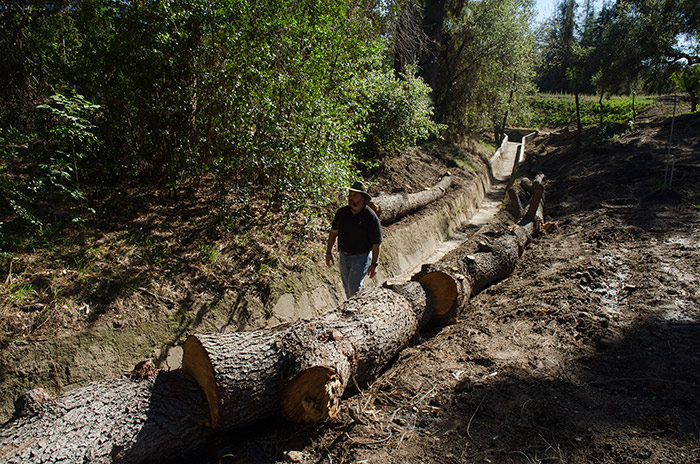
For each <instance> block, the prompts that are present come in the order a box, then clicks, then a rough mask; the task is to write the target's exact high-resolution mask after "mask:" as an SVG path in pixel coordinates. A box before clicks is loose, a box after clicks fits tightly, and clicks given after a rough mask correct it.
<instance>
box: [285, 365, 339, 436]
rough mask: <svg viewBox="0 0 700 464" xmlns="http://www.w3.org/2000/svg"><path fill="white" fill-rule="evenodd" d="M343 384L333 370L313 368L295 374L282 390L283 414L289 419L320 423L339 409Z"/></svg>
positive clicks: (336, 413) (334, 415)
mask: <svg viewBox="0 0 700 464" xmlns="http://www.w3.org/2000/svg"><path fill="white" fill-rule="evenodd" d="M342 392H343V384H342V382H341V381H340V378H339V376H338V374H337V373H336V372H335V369H332V368H327V367H319V366H316V367H313V368H310V369H307V370H305V371H304V372H302V373H301V374H299V375H297V376H296V377H295V378H294V379H292V381H291V382H290V383H289V385H288V386H287V388H286V389H285V390H284V392H283V393H282V402H281V403H282V404H281V408H282V415H283V416H284V417H285V419H287V420H288V421H290V422H297V423H303V422H319V421H322V420H324V419H327V418H329V417H330V418H334V417H336V416H337V415H338V411H339V409H340V398H341V396H342Z"/></svg>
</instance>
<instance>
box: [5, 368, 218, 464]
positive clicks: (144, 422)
mask: <svg viewBox="0 0 700 464" xmlns="http://www.w3.org/2000/svg"><path fill="white" fill-rule="evenodd" d="M207 421H208V416H207V408H206V400H205V399H204V395H203V394H202V391H201V389H200V388H199V386H198V385H197V384H196V383H195V382H194V381H193V380H192V379H191V378H190V377H188V376H186V375H184V374H182V372H178V371H175V372H156V373H154V374H150V375H147V376H146V377H145V378H143V379H132V378H128V377H124V378H119V379H113V380H105V381H101V382H94V383H91V384H89V385H86V386H85V387H82V388H77V389H75V390H72V391H70V392H68V393H66V394H64V395H62V396H60V397H59V398H57V399H51V400H48V401H46V402H44V404H42V405H40V406H37V407H35V408H32V410H31V411H29V413H28V414H25V415H23V416H20V417H17V418H15V419H14V420H13V421H12V422H10V423H8V424H6V425H5V426H4V427H3V428H2V429H0V461H2V462H3V463H8V464H10V463H22V464H27V463H42V464H45V463H69V462H84V463H115V462H119V463H139V462H152V461H168V460H174V459H176V458H178V459H181V458H183V457H186V456H188V455H189V454H190V453H192V452H193V450H197V449H200V448H201V447H202V446H203V445H204V444H205V442H206V437H207V435H208V433H209V431H208V428H207V427H206V423H207Z"/></svg>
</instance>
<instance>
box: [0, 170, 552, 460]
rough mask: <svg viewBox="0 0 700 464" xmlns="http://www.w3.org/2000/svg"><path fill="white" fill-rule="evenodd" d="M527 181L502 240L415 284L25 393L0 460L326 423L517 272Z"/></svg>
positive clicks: (154, 453)
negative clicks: (49, 393) (399, 359)
mask: <svg viewBox="0 0 700 464" xmlns="http://www.w3.org/2000/svg"><path fill="white" fill-rule="evenodd" d="M524 185H526V186H529V187H530V188H529V189H528V190H529V191H530V193H531V196H530V200H529V205H528V209H527V211H526V212H525V213H524V215H523V216H522V219H520V221H519V222H518V223H517V224H515V225H513V226H512V227H510V230H508V231H507V233H504V234H502V235H501V236H500V237H498V238H495V239H493V240H491V241H489V242H488V243H485V242H483V243H480V244H479V245H478V247H477V249H476V250H473V249H472V248H473V245H472V244H470V243H466V242H465V244H463V245H462V246H461V247H459V248H458V249H456V250H453V252H452V253H450V254H449V255H448V256H446V257H445V258H443V259H441V260H440V261H438V262H437V263H435V264H431V265H426V266H424V268H423V269H422V270H421V272H419V273H418V274H417V275H416V276H414V278H413V279H412V281H409V282H404V283H400V284H394V285H390V286H389V287H388V288H387V287H385V288H375V289H369V290H365V291H362V292H361V293H359V294H358V295H355V296H354V297H352V298H350V299H349V300H347V301H345V302H344V303H343V304H341V305H340V306H339V307H338V308H337V309H336V310H334V311H332V312H329V313H326V314H323V315H321V316H318V317H317V318H315V319H311V320H306V321H298V322H295V323H291V324H286V325H280V326H277V327H273V328H267V329H261V330H256V331H252V332H239V333H229V334H195V335H191V336H190V337H188V338H187V340H186V341H185V345H184V355H183V365H182V370H181V371H174V372H162V371H157V370H152V371H151V370H149V369H148V366H147V365H142V366H140V370H135V371H134V372H132V373H130V375H129V376H127V377H124V378H120V379H113V380H105V381H102V382H95V383H92V384H89V385H87V386H85V387H82V388H79V389H76V390H73V391H71V392H68V393H66V394H64V395H62V396H60V397H59V398H57V399H50V400H48V401H46V402H45V403H44V404H37V403H36V401H34V402H32V400H31V399H30V397H27V398H25V400H26V402H27V403H28V405H27V407H25V408H24V410H23V412H20V414H18V415H17V417H15V418H14V419H13V420H12V421H11V422H10V423H8V424H7V425H5V426H4V427H3V428H2V429H0V460H1V461H3V462H7V463H20V462H21V463H25V464H26V463H30V462H41V463H52V462H100V463H102V462H110V463H116V462H119V463H131V462H150V461H168V460H169V459H173V458H182V457H183V456H186V455H188V454H189V453H192V452H194V451H196V450H197V449H198V448H201V447H202V446H203V445H204V444H205V442H206V440H207V437H209V436H210V435H211V434H212V433H215V432H220V431H224V430H229V429H232V428H235V427H240V426H242V425H245V424H250V423H253V422H256V421H259V420H261V419H264V418H266V417H270V416H272V415H274V414H277V413H278V412H281V414H282V415H283V416H284V417H285V418H286V419H287V420H290V421H295V422H315V421H321V420H323V419H325V418H328V417H334V416H335V415H336V414H337V413H338V409H339V407H340V399H341V397H342V395H343V393H344V391H345V390H346V388H347V387H348V385H354V384H362V383H366V382H367V381H369V380H371V379H372V378H373V377H374V376H376V375H377V374H378V373H379V372H380V371H381V370H382V369H384V368H385V367H386V366H387V364H388V363H389V362H390V360H391V359H392V358H394V356H395V355H396V354H397V353H398V352H399V351H400V350H401V349H402V348H403V347H405V346H406V345H407V344H409V343H410V341H411V339H412V338H413V337H414V336H415V335H416V333H417V332H418V331H419V330H420V329H421V328H422V327H423V326H425V325H426V324H427V323H428V322H430V321H433V322H437V323H443V322H445V321H447V320H449V319H452V318H454V317H456V313H457V311H458V310H459V309H460V308H462V307H463V306H464V305H465V303H467V302H468V300H469V298H470V296H471V295H473V294H475V293H477V292H479V291H480V290H481V289H483V288H484V287H486V286H488V285H490V284H492V283H494V282H496V281H498V280H500V279H503V278H505V277H507V276H508V275H509V274H510V273H511V272H512V271H513V269H514V267H515V263H516V261H517V260H518V258H519V257H520V255H521V254H522V252H523V249H524V248H525V246H526V245H527V244H528V242H529V241H530V240H531V239H532V237H533V236H535V235H536V234H537V233H538V231H539V228H538V224H539V223H541V218H542V212H541V210H542V201H541V200H542V192H543V188H542V182H541V178H536V180H535V182H534V183H533V182H530V183H525V184H524ZM522 195H523V194H522V193H521V194H520V195H517V198H518V204H517V205H516V211H517V212H518V213H521V211H522V207H521V206H519V205H520V204H522V203H521V200H520V198H521V196H522ZM467 245H472V248H469V249H467V248H468V247H467ZM36 393H37V392H36V391H34V392H33V393H32V394H33V395H34V396H36ZM39 396H40V395H39Z"/></svg>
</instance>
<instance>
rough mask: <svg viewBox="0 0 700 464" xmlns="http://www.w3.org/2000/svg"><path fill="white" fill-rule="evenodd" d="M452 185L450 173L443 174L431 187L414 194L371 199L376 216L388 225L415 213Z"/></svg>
mask: <svg viewBox="0 0 700 464" xmlns="http://www.w3.org/2000/svg"><path fill="white" fill-rule="evenodd" d="M451 184H452V176H451V175H450V173H447V174H445V175H444V176H443V177H442V179H441V180H440V182H438V183H437V184H435V185H434V186H433V187H431V188H429V189H426V190H423V191H422V192H416V193H406V192H400V193H392V194H381V195H378V196H376V197H374V198H373V199H372V203H373V204H374V206H376V208H375V210H376V211H377V216H379V220H380V221H381V223H382V224H383V225H387V224H390V223H392V222H394V221H395V220H397V219H399V218H401V217H403V216H405V215H406V214H408V213H410V212H413V211H416V210H418V209H420V208H422V207H423V206H425V205H427V204H429V203H431V202H433V201H435V200H437V199H438V198H440V197H441V196H443V195H444V194H445V192H446V191H447V189H448V188H449V187H450V185H451Z"/></svg>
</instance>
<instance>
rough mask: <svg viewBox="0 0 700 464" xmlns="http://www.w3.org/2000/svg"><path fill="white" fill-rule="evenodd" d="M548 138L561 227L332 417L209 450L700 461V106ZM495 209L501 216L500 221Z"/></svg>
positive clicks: (382, 457)
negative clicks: (586, 135)
mask: <svg viewBox="0 0 700 464" xmlns="http://www.w3.org/2000/svg"><path fill="white" fill-rule="evenodd" d="M668 127H669V124H668V122H667V123H662V124H651V125H646V126H642V127H641V128H639V129H638V130H636V131H635V132H632V133H629V134H623V135H622V136H621V137H620V138H619V139H618V140H617V141H616V142H614V143H602V142H601V143H598V142H588V143H586V144H584V145H583V146H581V147H576V146H575V145H573V143H571V141H568V142H567V141H562V142H556V143H555V142H553V140H554V138H547V137H540V138H539V139H537V140H536V142H535V146H534V147H533V148H532V150H533V152H534V153H537V154H538V155H539V156H536V157H535V158H534V159H533V160H532V161H533V165H532V168H533V169H535V170H541V171H542V172H544V173H545V174H546V176H547V179H548V180H547V184H546V203H545V215H546V219H547V220H550V221H555V222H556V223H557V224H558V227H557V228H556V229H555V230H554V231H553V232H551V233H549V234H546V235H542V236H540V237H539V238H538V239H537V240H536V241H535V242H534V243H532V244H531V246H530V247H529V248H528V249H527V250H526V252H525V254H524V255H523V258H522V259H521V261H519V263H518V265H517V268H516V270H515V272H514V273H513V274H512V275H511V276H510V277H509V278H508V279H506V280H504V281H502V282H500V283H498V284H496V285H494V286H492V287H490V288H488V289H486V290H485V291H483V292H482V293H480V294H478V295H476V296H475V297H473V298H472V300H471V302H470V304H469V305H468V306H467V307H465V308H463V313H462V315H461V317H460V318H459V320H458V321H457V322H456V323H455V324H453V325H451V326H449V327H444V328H441V329H434V330H433V331H432V332H426V333H424V334H423V339H422V340H421V341H420V343H419V344H417V345H415V346H413V347H411V348H408V349H406V350H404V351H403V352H402V353H401V355H400V356H399V359H398V360H397V362H396V363H395V365H394V366H393V367H392V368H390V369H389V370H388V371H387V372H385V373H384V374H383V375H382V376H381V377H380V378H378V379H377V380H376V381H375V382H374V383H373V384H371V385H370V386H368V387H367V388H364V389H363V390H361V391H360V392H355V393H354V394H353V395H352V396H350V397H348V398H347V399H346V401H345V402H344V404H343V409H342V414H341V417H340V418H339V419H338V420H337V421H335V422H329V423H325V424H320V425H309V426H307V427H304V428H301V429H300V428H299V427H298V426H292V425H289V424H284V423H269V424H262V425H261V427H260V428H259V429H256V430H246V431H244V432H242V433H235V434H232V435H230V436H226V437H221V439H220V441H219V442H218V443H216V445H215V446H212V449H211V450H210V453H211V454H210V457H209V458H210V459H211V462H226V463H252V462H256V463H260V462H302V463H312V462H313V463H338V462H364V463H375V464H387V463H419V462H426V463H427V462H430V463H467V462H487V463H488V462H493V463H535V462H566V463H591V462H600V463H641V462H657V463H661V462H664V463H671V462H673V463H697V462H700V402H699V401H698V400H697V392H698V390H699V388H700V285H699V284H700V137H699V135H698V134H700V116H698V115H694V116H689V117H685V118H680V119H679V120H676V130H677V132H676V134H675V135H674V139H675V140H677V144H676V147H674V152H675V166H674V180H673V189H666V188H662V187H663V181H664V172H665V168H666V156H667V146H666V141H667V140H668ZM506 226H507V224H496V225H492V226H491V227H506Z"/></svg>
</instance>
